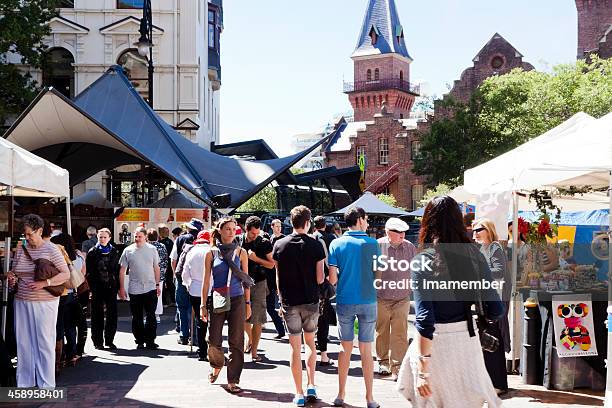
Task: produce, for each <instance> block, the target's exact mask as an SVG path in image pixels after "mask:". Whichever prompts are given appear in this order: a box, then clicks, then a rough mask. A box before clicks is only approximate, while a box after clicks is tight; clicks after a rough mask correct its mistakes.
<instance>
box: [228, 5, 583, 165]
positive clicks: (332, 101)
mask: <svg viewBox="0 0 612 408" xmlns="http://www.w3.org/2000/svg"><path fill="white" fill-rule="evenodd" d="M395 3H396V6H397V9H398V13H399V17H400V21H401V24H402V26H403V28H404V37H405V41H406V46H407V47H408V52H409V53H410V55H411V56H412V58H413V59H414V61H413V62H412V64H411V68H410V69H411V73H410V75H411V77H410V81H411V82H421V81H424V82H426V83H427V84H428V87H429V88H430V93H432V94H435V95H437V96H441V95H443V94H444V93H446V92H447V91H448V86H449V85H450V84H452V83H453V81H454V80H455V79H459V77H460V75H461V72H462V71H463V70H464V69H466V68H468V67H471V66H472V58H474V56H475V55H476V54H477V53H478V51H479V50H480V49H481V48H482V47H483V46H484V45H485V44H486V43H487V42H488V41H489V40H490V39H491V37H492V36H493V34H494V33H496V32H497V33H499V34H501V35H502V36H503V37H504V38H505V39H506V40H507V41H509V42H510V43H511V44H512V45H513V46H514V47H515V48H516V49H517V50H518V51H519V52H521V53H522V54H523V56H524V58H523V60H524V61H527V62H530V63H531V64H533V65H534V66H535V68H536V69H537V70H540V71H549V70H550V69H551V68H552V67H553V66H554V65H557V64H560V63H572V62H573V61H575V59H576V46H577V45H576V44H577V27H576V26H577V22H576V6H575V3H574V2H573V1H571V0H538V1H533V0H513V1H500V0H497V1H496V0H470V1H465V0H430V1H427V2H424V1H415V0H395ZM367 4H368V0H268V1H265V2H257V1H253V0H227V1H224V2H223V18H224V21H223V23H224V30H223V34H222V36H221V70H222V85H221V119H220V122H221V141H220V142H221V143H233V142H238V141H244V140H253V139H264V140H265V141H266V142H267V143H268V144H269V145H270V146H271V147H272V149H273V150H274V151H275V152H276V153H277V154H278V155H279V156H285V155H287V154H290V153H293V152H292V147H291V140H292V137H293V135H296V134H299V133H307V132H316V131H321V130H322V128H323V126H324V125H325V124H326V123H327V122H328V121H329V120H330V119H332V118H333V117H334V116H336V115H338V114H342V113H344V112H347V111H350V109H351V106H350V104H349V102H348V99H347V96H346V95H345V94H343V93H342V82H343V80H346V81H351V80H352V79H353V62H352V60H351V59H350V55H351V53H352V52H353V50H354V48H355V45H356V43H357V37H358V35H359V31H360V28H361V24H362V22H363V18H364V15H365V10H366V7H367Z"/></svg>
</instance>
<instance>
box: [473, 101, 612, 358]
mask: <svg viewBox="0 0 612 408" xmlns="http://www.w3.org/2000/svg"><path fill="white" fill-rule="evenodd" d="M464 180H465V188H466V189H467V190H468V191H469V192H471V193H475V194H485V193H495V192H499V193H503V192H504V191H505V192H508V191H512V192H514V193H515V194H514V200H513V220H514V223H515V225H516V224H517V219H518V207H519V205H518V204H519V203H518V194H516V192H518V191H520V190H532V189H535V188H542V187H569V186H591V187H604V188H605V187H608V192H607V196H608V205H609V208H610V224H609V225H610V227H609V228H610V229H609V231H612V113H609V114H607V115H606V116H604V117H602V118H601V119H593V118H591V117H590V116H588V115H586V114H584V113H578V114H576V115H574V116H573V117H572V118H570V119H568V120H567V121H566V122H564V123H562V124H561V125H559V126H557V127H556V128H554V129H552V130H550V131H549V132H546V133H545V134H543V135H542V136H539V137H537V138H535V139H533V140H531V141H529V142H527V143H525V144H523V145H521V146H519V147H517V148H516V149H514V150H512V151H510V152H508V153H505V154H503V155H501V156H499V157H497V158H495V159H493V160H490V161H489V162H487V163H484V164H482V165H480V166H478V167H475V168H473V169H470V170H468V171H466V172H465V174H464ZM517 233H518V229H517V228H514V229H513V234H514V236H513V241H514V242H516V241H517V236H516V235H517ZM609 242H610V247H611V248H610V254H612V237H610V241H609ZM516 254H517V252H516V251H514V252H513V258H512V266H513V267H512V274H513V279H512V284H513V292H514V284H515V282H514V281H515V280H516V268H517V262H518V260H517V257H516ZM608 262H609V264H608V272H609V275H608V276H609V277H608V280H609V282H610V277H611V276H612V273H610V272H612V255H610V256H609V257H608ZM608 300H609V303H610V300H612V284H609V285H608ZM513 344H516V343H515V342H514V341H513ZM513 351H514V347H513ZM609 356H610V354H609Z"/></svg>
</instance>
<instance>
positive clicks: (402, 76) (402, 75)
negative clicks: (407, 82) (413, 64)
mask: <svg viewBox="0 0 612 408" xmlns="http://www.w3.org/2000/svg"><path fill="white" fill-rule="evenodd" d="M403 80H404V71H400V82H401V81H403Z"/></svg>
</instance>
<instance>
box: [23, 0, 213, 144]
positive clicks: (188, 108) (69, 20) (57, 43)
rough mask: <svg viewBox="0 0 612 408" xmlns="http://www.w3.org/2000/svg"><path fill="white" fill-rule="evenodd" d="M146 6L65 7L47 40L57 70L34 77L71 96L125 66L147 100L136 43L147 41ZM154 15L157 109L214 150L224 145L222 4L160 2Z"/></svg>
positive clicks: (83, 3)
mask: <svg viewBox="0 0 612 408" xmlns="http://www.w3.org/2000/svg"><path fill="white" fill-rule="evenodd" d="M142 4H143V1H142V0H73V1H63V2H62V5H64V6H67V7H62V8H61V9H60V16H59V17H56V18H54V19H53V20H52V21H51V22H50V26H51V32H52V34H51V36H50V37H48V38H47V39H46V40H45V43H46V44H47V45H48V46H49V52H50V53H51V60H52V67H53V69H52V72H51V73H50V74H49V73H42V72H35V73H34V76H35V79H37V80H38V81H40V82H42V83H44V84H46V85H54V86H55V87H56V88H57V89H58V90H60V92H62V93H64V94H65V95H68V96H70V97H72V96H74V95H78V94H79V93H80V92H81V91H83V90H84V89H85V88H86V87H87V86H89V85H90V84H91V83H92V82H93V81H95V80H96V79H97V78H98V77H100V75H101V74H102V73H104V72H105V71H106V69H107V68H108V67H110V66H111V65H115V64H120V65H123V66H124V67H125V68H126V69H127V71H128V74H129V76H130V78H132V79H133V83H134V85H135V86H136V89H138V91H139V92H140V93H141V94H142V95H143V97H145V98H147V95H148V83H147V66H146V63H147V61H146V58H143V57H140V55H138V53H137V52H136V47H135V45H134V43H136V42H137V41H138V38H139V37H140V34H139V32H138V29H139V27H140V18H141V17H142ZM152 9H153V25H154V27H153V44H154V47H153V63H154V66H155V73H154V76H153V95H154V108H155V110H156V111H157V112H158V113H159V114H160V115H161V116H162V117H163V118H164V119H165V120H166V121H167V122H168V123H170V124H171V125H173V126H174V127H176V128H177V129H179V130H180V131H181V132H182V133H183V134H185V136H186V137H187V138H189V139H190V140H192V141H194V142H197V143H198V144H199V145H200V146H202V147H205V148H207V149H209V148H210V143H211V142H217V143H218V141H219V102H220V86H221V79H220V74H221V72H220V64H219V36H220V32H221V29H222V4H221V0H209V1H205V0H153V1H152ZM209 11H210V12H212V14H210V15H209ZM209 17H210V18H211V20H212V21H211V23H212V27H211V29H209ZM209 33H210V34H211V38H210V43H209ZM209 45H210V46H211V47H209ZM211 54H213V55H211ZM215 54H216V58H215ZM209 55H211V57H210V59H211V60H213V61H209ZM211 63H212V64H211ZM68 67H72V69H69V68H68Z"/></svg>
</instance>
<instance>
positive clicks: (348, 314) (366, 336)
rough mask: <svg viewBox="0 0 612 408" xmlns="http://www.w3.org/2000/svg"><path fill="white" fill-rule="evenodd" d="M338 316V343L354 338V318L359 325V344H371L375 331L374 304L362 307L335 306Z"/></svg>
mask: <svg viewBox="0 0 612 408" xmlns="http://www.w3.org/2000/svg"><path fill="white" fill-rule="evenodd" d="M336 314H337V315H338V336H339V337H340V341H353V339H354V338H355V331H354V327H355V318H357V322H358V324H359V334H358V339H359V342H361V343H372V342H373V341H374V332H375V331H376V303H368V304H364V305H342V304H338V305H336Z"/></svg>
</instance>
